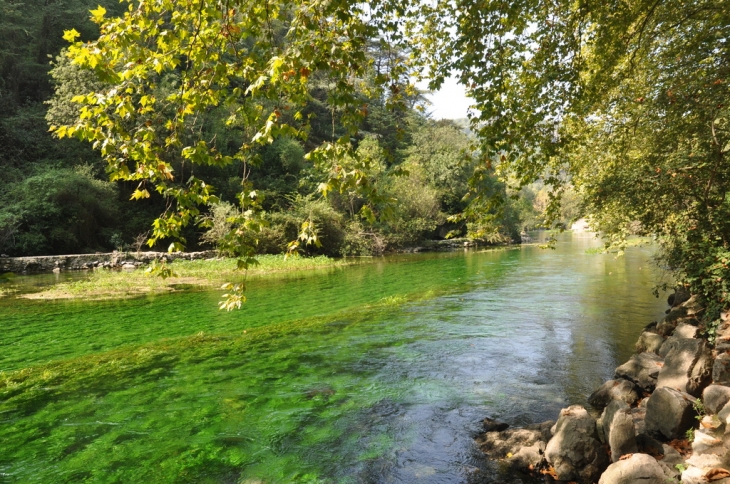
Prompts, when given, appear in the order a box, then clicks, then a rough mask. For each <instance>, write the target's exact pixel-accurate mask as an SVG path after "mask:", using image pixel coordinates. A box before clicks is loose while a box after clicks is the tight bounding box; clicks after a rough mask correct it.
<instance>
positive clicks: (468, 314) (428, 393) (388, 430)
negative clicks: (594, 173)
mask: <svg viewBox="0 0 730 484" xmlns="http://www.w3.org/2000/svg"><path fill="white" fill-rule="evenodd" d="M597 245H598V242H597V241H596V240H595V239H594V238H592V237H590V236H587V235H582V234H575V235H571V234H565V235H564V236H563V237H562V238H561V242H560V243H559V244H558V246H557V249H556V250H545V249H540V248H538V247H535V246H527V247H517V248H506V249H498V250H488V251H464V252H454V253H439V254H413V255H399V256H392V257H388V258H384V259H377V260H373V261H370V262H366V263H363V264H360V265H356V266H351V267H345V268H338V269H334V270H326V271H312V272H308V273H296V274H289V275H286V276H281V277H277V278H259V279H254V280H252V281H251V283H250V289H249V292H248V297H249V301H248V302H247V303H246V305H245V307H244V309H243V310H241V311H236V312H231V313H226V312H220V311H218V310H217V307H216V301H217V300H218V298H219V296H220V293H219V291H195V290H190V291H183V292H179V293H174V294H168V295H158V296H151V297H144V298H136V299H128V300H124V301H113V302H38V301H29V300H22V299H16V298H9V297H6V298H0V329H1V330H2V331H1V334H0V370H3V371H5V372H6V373H5V375H8V374H9V375H11V377H12V375H17V376H15V377H12V378H11V379H10V381H11V383H10V384H6V385H5V388H3V387H2V386H0V482H2V483H6V482H7V483H16V482H17V483H26V482H28V483H30V482H32V483H36V482H37V483H51V482H53V483H72V482H73V483H77V482H93V483H116V482H118V483H131V482H155V483H165V482H169V483H173V482H174V483H177V482H196V483H197V482H201V483H208V482H210V483H247V484H253V483H295V482H296V483H346V484H347V483H353V484H354V483H391V482H392V483H440V484H442V483H469V484H477V483H493V482H494V483H496V482H499V483H512V482H514V483H518V482H519V483H521V482H530V481H529V479H525V478H523V477H521V476H513V475H509V474H503V473H501V472H500V468H499V466H498V465H497V464H494V463H492V462H488V461H487V460H485V459H484V458H483V456H481V455H480V454H479V452H478V450H477V449H476V447H475V445H474V443H473V440H472V438H473V435H474V434H475V432H477V431H478V430H479V427H480V421H481V419H483V418H484V417H487V416H488V417H491V418H495V419H498V420H501V421H505V422H508V423H510V424H512V425H524V424H527V423H533V422H540V421H544V420H548V419H554V418H555V417H556V416H557V413H558V411H559V410H560V409H561V408H563V407H565V406H567V405H569V404H573V403H581V404H585V401H586V398H587V396H588V395H589V394H590V393H591V392H592V391H593V390H594V389H595V388H597V387H598V386H599V385H600V384H601V383H602V382H603V381H604V380H606V379H608V378H610V377H611V375H612V374H613V370H614V369H615V367H616V366H618V365H619V364H620V363H621V362H623V361H624V360H626V359H627V358H628V357H629V355H630V354H631V352H632V347H633V344H634V342H635V341H636V339H637V337H638V335H639V334H640V332H641V328H642V327H643V326H644V325H646V324H647V323H649V322H651V321H652V320H656V319H658V318H659V317H661V315H662V313H663V311H664V309H665V308H666V303H665V298H664V297H662V298H661V299H656V298H654V297H653V296H652V295H651V289H652V286H653V284H654V282H655V281H656V273H655V272H654V271H653V270H652V266H651V264H650V262H649V259H650V257H651V250H650V249H649V248H632V249H629V250H628V251H627V253H626V255H625V256H624V257H620V258H616V257H615V256H614V255H612V254H598V253H593V252H592V251H590V250H589V249H590V248H591V247H596V246H597ZM48 281H49V277H45V276H39V277H36V276H32V277H28V278H25V279H24V282H25V283H26V284H28V285H31V286H32V285H35V284H38V285H42V284H46V283H47V282H48ZM201 332H202V333H201ZM196 334H197V335H198V336H192V335H196ZM28 367H38V368H40V370H37V372H42V375H43V376H42V378H41V377H39V378H41V380H39V381H47V384H35V385H32V386H29V387H27V388H26V387H23V385H22V380H23V378H24V377H21V376H22V375H24V374H25V373H24V371H23V370H22V369H24V368H28ZM14 371H15V372H16V373H13V372H14ZM18 371H20V372H19V373H18ZM25 371H27V372H31V371H33V370H25ZM0 376H2V375H0ZM44 378H45V379H46V380H43V379H44ZM13 385H18V386H17V387H14V386H13Z"/></svg>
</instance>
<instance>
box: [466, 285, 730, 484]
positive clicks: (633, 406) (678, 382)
mask: <svg viewBox="0 0 730 484" xmlns="http://www.w3.org/2000/svg"><path fill="white" fill-rule="evenodd" d="M668 303H669V305H670V309H668V310H667V314H666V316H665V317H664V318H662V319H661V321H659V322H658V323H657V322H654V323H652V324H650V325H648V326H647V327H646V328H644V331H643V332H642V334H641V336H640V337H639V339H638V341H637V342H636V353H635V354H634V355H632V356H631V358H630V359H629V361H627V362H626V363H624V364H623V365H620V366H619V367H618V368H616V372H615V375H614V379H612V380H609V381H607V382H605V383H604V384H603V385H602V386H601V387H600V388H598V389H597V390H596V391H595V392H594V393H593V394H591V395H590V397H589V398H588V401H587V403H588V405H587V406H583V405H571V406H570V407H568V408H565V409H563V410H562V411H561V412H560V414H559V416H558V420H557V422H554V421H548V422H543V423H542V424H536V425H529V426H525V427H523V428H514V429H510V428H508V425H507V424H503V423H499V422H496V421H493V420H491V419H486V420H485V421H484V430H485V431H484V433H483V434H481V435H480V436H478V437H477V439H476V441H477V444H478V445H479V447H480V448H481V450H482V451H483V452H484V453H485V454H487V455H488V456H489V457H490V458H492V459H496V460H498V461H500V462H501V463H502V464H503V465H504V466H506V467H508V468H511V469H513V470H516V471H522V472H525V473H531V474H537V473H540V474H543V475H544V476H546V477H545V478H546V479H549V480H551V481H552V480H556V481H558V482H564V481H575V482H578V483H580V484H583V483H586V484H589V483H594V482H598V483H599V484H631V483H634V482H646V483H650V484H660V483H665V482H681V483H687V484H703V483H707V482H714V483H722V484H728V483H730V311H726V312H724V313H723V314H722V319H721V322H720V325H719V327H718V328H717V330H716V331H713V330H712V329H708V328H706V327H704V326H703V325H702V324H701V323H700V321H701V316H702V313H703V311H704V308H703V307H701V306H700V304H699V303H698V302H697V299H696V297H690V295H689V294H687V293H686V292H683V291H680V292H677V293H675V294H673V295H671V296H670V297H669V300H668ZM595 417H597V418H595Z"/></svg>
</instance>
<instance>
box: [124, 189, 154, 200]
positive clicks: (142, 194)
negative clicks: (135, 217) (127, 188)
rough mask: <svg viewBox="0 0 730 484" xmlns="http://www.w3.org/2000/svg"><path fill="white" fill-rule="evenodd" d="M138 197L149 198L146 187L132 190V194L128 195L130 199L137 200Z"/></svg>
mask: <svg viewBox="0 0 730 484" xmlns="http://www.w3.org/2000/svg"><path fill="white" fill-rule="evenodd" d="M140 198H150V192H148V191H147V189H144V190H135V191H134V192H132V196H131V197H129V199H130V200H139V199H140Z"/></svg>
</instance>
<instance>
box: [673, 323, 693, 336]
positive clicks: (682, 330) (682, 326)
mask: <svg viewBox="0 0 730 484" xmlns="http://www.w3.org/2000/svg"><path fill="white" fill-rule="evenodd" d="M672 336H677V337H679V338H694V337H695V336H697V326H693V325H691V324H688V323H685V322H681V323H679V324H678V325H677V327H676V328H674V331H673V332H672Z"/></svg>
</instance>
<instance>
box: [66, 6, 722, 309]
mask: <svg viewBox="0 0 730 484" xmlns="http://www.w3.org/2000/svg"><path fill="white" fill-rule="evenodd" d="M91 15H92V20H93V21H94V22H96V23H97V24H98V25H99V31H100V36H99V37H98V39H92V38H83V36H81V34H80V33H79V32H77V31H75V30H73V29H70V30H67V31H66V34H65V38H66V39H67V40H69V41H70V42H71V46H70V47H69V56H70V57H71V59H72V60H73V62H74V63H75V64H76V65H78V66H80V67H82V68H84V69H90V70H93V71H94V72H95V73H96V76H97V78H98V80H99V81H101V82H102V83H103V84H104V86H105V87H104V88H103V89H97V90H93V91H90V92H84V93H79V95H77V96H76V97H75V98H74V100H75V101H76V102H78V103H79V104H80V111H79V113H80V116H79V118H78V119H77V120H76V121H75V122H74V123H71V124H65V125H59V126H54V127H53V128H52V129H54V130H55V132H56V134H57V135H59V136H61V137H63V136H71V135H74V136H77V137H79V138H82V139H86V140H89V141H92V142H93V143H94V146H95V147H96V148H98V149H99V150H100V151H101V154H102V156H103V157H104V159H105V160H106V162H107V166H108V170H109V172H110V174H111V176H112V179H125V180H133V181H135V182H137V183H138V187H137V189H136V190H135V191H134V194H133V197H135V198H146V197H148V196H149V194H150V191H151V190H153V189H154V190H156V191H157V192H159V193H161V194H163V195H166V196H168V197H172V198H173V199H174V200H176V203H177V205H176V207H174V208H170V209H168V210H167V211H165V213H164V214H163V215H162V216H161V217H160V218H159V219H158V220H157V221H156V222H155V228H154V237H153V239H159V238H163V237H173V238H175V239H178V240H180V239H181V238H182V232H181V231H182V228H183V227H184V226H185V225H186V224H188V223H190V222H191V221H192V220H194V218H195V217H196V216H198V215H199V209H198V207H199V205H200V204H205V203H210V202H212V201H215V198H214V196H215V195H214V194H213V192H212V190H211V189H210V186H209V184H207V183H206V181H205V180H204V179H202V178H199V177H198V176H197V175H196V168H194V166H196V165H201V166H206V165H208V166H225V165H229V164H231V163H233V162H234V161H238V162H240V163H243V164H244V166H249V165H257V164H259V163H260V150H259V148H260V146H262V145H268V144H271V143H273V142H274V141H275V140H276V139H277V138H279V137H288V138H291V139H299V140H302V143H303V144H304V145H305V146H306V147H307V151H308V153H307V155H306V157H307V159H308V160H310V161H311V162H313V163H315V164H316V165H317V166H318V167H319V168H320V169H321V171H322V172H323V173H325V174H326V175H327V176H326V177H325V179H324V180H323V181H322V182H321V183H320V184H319V185H318V186H317V189H318V190H319V191H320V192H321V193H323V194H327V193H330V192H338V193H342V194H345V193H353V192H356V193H357V194H358V195H359V196H362V200H363V201H364V202H363V203H361V204H359V207H358V209H359V211H360V212H359V213H360V214H361V215H362V216H363V217H364V219H366V220H368V221H370V222H373V221H374V220H375V218H376V216H378V215H380V216H385V217H386V218H387V216H388V214H389V208H388V207H390V206H391V205H392V204H393V203H396V200H395V197H392V196H390V195H388V194H387V193H385V192H386V190H383V189H381V188H382V187H380V186H379V185H378V184H377V183H376V179H377V177H373V175H372V170H373V165H372V163H373V160H372V157H368V156H362V154H363V151H362V150H360V151H359V152H358V149H357V147H358V143H359V141H358V140H359V139H361V138H358V136H359V131H360V130H362V129H363V125H364V120H365V118H366V117H367V116H368V114H369V111H370V109H371V100H372V99H374V98H379V99H381V100H383V107H384V108H385V111H383V112H387V113H391V114H389V116H393V117H394V119H396V120H398V119H399V117H398V115H397V114H394V113H397V112H398V108H403V107H404V106H406V107H407V106H411V107H412V104H413V102H414V99H416V98H417V92H416V91H415V90H414V88H413V85H412V83H411V79H412V76H414V75H416V76H417V75H422V76H427V77H429V78H430V79H431V87H433V88H437V87H439V85H440V84H441V83H442V81H443V79H444V78H445V77H446V76H447V75H450V74H452V73H453V74H455V75H457V77H458V78H459V79H460V81H461V82H462V84H464V85H465V86H467V87H468V89H469V94H470V95H471V96H472V98H473V99H474V110H473V111H472V114H471V127H472V131H473V132H474V133H476V134H477V136H478V150H477V151H475V153H477V158H476V161H475V162H474V164H473V166H471V168H472V170H473V172H472V175H471V181H470V182H469V187H470V188H469V193H468V194H467V196H466V198H467V199H468V200H469V202H470V204H469V205H468V206H466V207H463V208H464V210H463V214H464V215H465V216H466V217H470V219H471V220H472V225H473V226H474V227H484V226H485V224H486V225H489V223H490V217H493V214H494V210H493V207H494V205H493V199H494V197H493V195H495V194H497V195H499V194H501V193H503V191H500V190H497V191H496V192H495V190H493V189H492V188H491V187H492V183H491V182H489V183H486V181H489V180H491V178H490V177H491V175H492V173H493V172H494V171H495V170H496V172H497V173H498V174H499V175H500V176H501V177H502V179H503V180H504V181H505V182H506V183H507V184H508V185H509V187H510V188H511V189H514V190H517V189H520V188H522V187H524V186H527V185H528V184H530V183H533V182H535V181H538V180H541V181H542V182H543V183H544V184H545V185H546V186H547V187H548V188H549V194H550V195H549V203H548V205H547V207H548V210H547V212H548V215H549V217H552V218H553V219H555V218H557V217H558V216H559V213H560V212H559V208H560V201H561V198H562V195H563V193H564V192H565V190H566V189H571V190H572V189H573V188H574V189H575V190H576V192H577V193H578V195H579V196H580V197H581V199H582V200H583V204H584V210H585V212H586V213H587V214H589V215H590V216H591V217H592V220H593V222H594V224H595V226H596V227H597V228H598V229H600V230H601V231H602V232H603V233H604V234H606V235H607V236H608V237H609V238H610V239H611V240H613V241H617V242H618V243H619V244H620V241H621V240H623V239H624V238H625V236H626V235H627V234H629V233H643V234H651V235H655V236H657V237H659V239H660V241H661V244H662V247H663V248H664V251H665V252H664V261H665V262H667V263H668V264H670V266H671V268H672V269H674V270H675V271H676V272H677V274H678V275H679V277H680V279H681V281H682V282H684V283H686V284H688V285H689V286H690V288H691V289H692V290H693V291H695V292H697V293H699V294H701V295H703V296H704V297H705V298H706V300H707V301H708V302H709V303H711V304H710V306H711V308H710V311H708V314H712V315H711V316H710V317H711V318H712V317H715V316H716V315H717V314H716V313H717V310H718V308H719V307H721V306H723V305H724V304H725V303H726V298H727V287H726V285H725V284H726V283H725V280H726V276H727V275H728V274H727V262H728V260H729V259H730V253H729V252H728V247H727V244H728V238H729V237H730V233H729V232H728V226H727V223H728V222H727V221H728V220H729V218H728V215H730V214H728V202H727V201H726V192H727V188H728V183H730V179H729V178H728V176H729V175H730V172H728V164H727V163H726V160H725V153H726V152H727V151H728V150H730V145H729V144H728V143H729V142H730V135H729V132H728V119H727V114H728V107H727V95H728V72H727V71H728V68H729V63H728V54H729V52H728V34H729V32H728V30H729V29H730V22H729V20H730V19H729V18H728V16H729V15H730V13H728V9H727V8H726V5H725V3H724V2H722V1H718V0H701V1H699V2H691V3H688V2H681V1H673V0H637V1H631V2H597V1H581V2H572V1H571V2H569V1H562V0H558V1H552V2H547V1H543V0H521V1H516V2H506V3H505V2H490V1H486V2H485V1H481V0H480V1H475V0H460V1H455V2H443V1H440V0H435V1H432V2H420V1H419V2H414V1H411V2H401V1H399V2H392V1H388V0H384V1H376V2H370V3H368V4H353V3H351V2H344V1H338V0H331V1H321V0H295V1H286V0H272V1H268V2H258V1H256V2H254V1H247V0H228V1H213V0H186V1H181V2H173V1H169V0H155V1H141V2H134V3H132V4H130V5H129V8H128V11H127V12H126V13H125V14H124V15H123V16H121V17H113V16H108V15H107V12H106V11H105V10H104V9H103V8H102V7H99V8H97V9H95V10H92V12H91ZM80 37H81V38H80ZM374 46H377V48H374ZM373 52H377V53H378V55H374V54H373ZM315 86H316V89H315ZM316 90H318V92H320V93H321V94H322V96H320V99H322V98H324V99H326V106H327V109H328V110H329V114H330V119H331V120H332V129H331V135H330V136H322V137H320V138H319V139H316V140H312V139H308V134H309V133H310V132H311V131H312V126H313V125H314V124H317V123H321V122H322V118H321V116H320V118H319V119H318V118H317V116H316V113H315V112H314V111H313V110H312V109H311V106H313V100H315V98H316V96H315V95H313V93H314V92H315V91H316ZM213 112H215V113H218V115H219V116H220V115H222V116H223V118H225V120H226V121H225V124H226V126H227V127H228V128H229V129H230V130H232V131H235V132H236V133H237V134H238V137H237V138H236V139H240V143H237V144H235V145H232V144H231V143H227V144H226V145H225V146H223V143H222V140H221V139H220V138H218V137H217V136H216V134H215V133H214V132H213V131H211V130H210V126H209V125H208V123H207V122H206V120H209V119H210V118H209V115H210V114H211V113H213ZM400 119H401V121H402V119H403V117H402V116H401V118H400ZM399 123H400V121H396V124H395V127H396V129H395V131H397V130H398V129H402V126H403V124H402V123H401V124H399ZM228 141H230V139H229V140H228ZM423 144H424V145H425V146H424V148H425V149H428V147H427V143H426V142H425V140H424V142H423ZM415 151H416V152H418V151H419V148H418V147H416V148H415ZM411 156H417V153H414V154H412V155H411ZM387 164H388V163H387V161H386V167H387ZM446 164H448V162H447V163H446ZM444 166H446V165H444ZM429 170H430V168H429V167H428V164H426V165H424V168H423V170H422V173H419V174H418V175H417V176H436V177H440V178H438V180H437V181H436V186H437V185H438V183H444V181H445V180H448V177H449V176H459V175H458V174H457V173H458V170H448V169H447V171H450V172H449V173H436V172H434V171H429ZM394 171H396V172H397V171H398V170H394ZM243 178H244V181H243V183H242V186H241V191H240V196H239V205H240V211H239V214H240V215H239V217H238V218H237V219H236V220H235V221H234V223H233V227H234V228H233V231H232V234H234V235H235V234H238V236H239V239H238V242H239V244H238V245H239V246H240V247H241V248H242V249H241V251H240V255H243V256H246V255H247V254H248V253H249V251H248V250H247V249H245V247H246V243H245V237H244V234H245V232H246V231H248V230H257V229H258V228H259V227H260V226H261V225H262V224H263V222H262V220H260V219H259V216H258V214H259V212H260V210H259V208H260V201H259V193H258V192H257V190H256V189H255V187H253V186H252V185H251V184H250V183H249V182H248V181H247V180H246V177H245V176H244V177H243ZM462 195H463V194H462ZM441 196H443V197H446V198H445V199H442V202H444V201H445V200H447V199H448V201H447V202H446V203H451V204H454V203H457V202H456V201H455V200H456V199H455V198H454V196H452V195H450V194H448V193H446V192H444V193H443V194H442V195H441ZM485 215H486V216H485ZM480 220H481V223H480ZM312 228H313V225H311V224H310V225H307V224H306V223H305V225H303V226H302V235H301V239H302V240H303V241H310V242H311V241H316V234H315V233H314V231H313V230H311V229H312ZM234 238H235V237H234ZM175 244H177V242H175V243H174V244H173V246H172V248H174V249H176V248H179V246H178V245H175ZM234 245H235V244H234Z"/></svg>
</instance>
